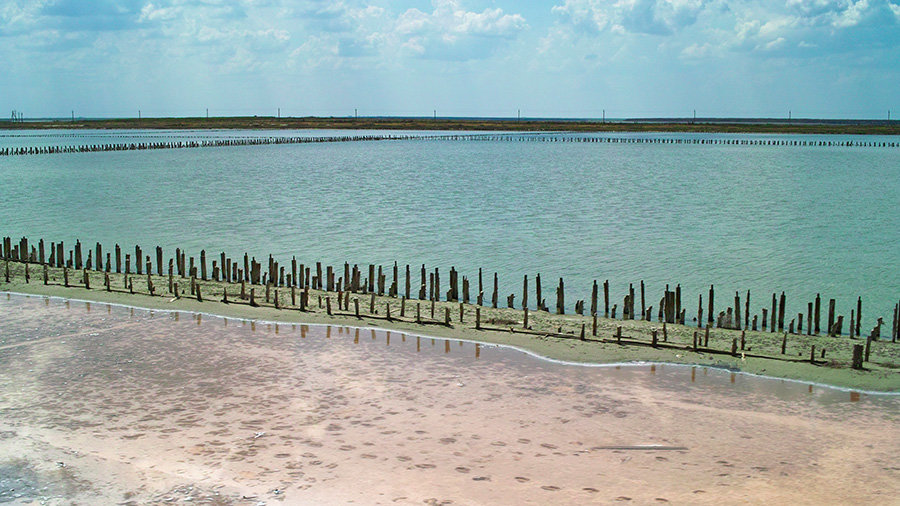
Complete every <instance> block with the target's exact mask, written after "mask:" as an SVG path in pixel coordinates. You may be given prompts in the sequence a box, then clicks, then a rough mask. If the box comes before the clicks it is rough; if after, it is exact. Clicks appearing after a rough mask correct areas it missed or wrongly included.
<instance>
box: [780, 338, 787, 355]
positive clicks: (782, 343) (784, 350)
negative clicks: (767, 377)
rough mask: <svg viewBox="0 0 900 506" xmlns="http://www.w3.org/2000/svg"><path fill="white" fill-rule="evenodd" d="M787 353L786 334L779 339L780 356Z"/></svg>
mask: <svg viewBox="0 0 900 506" xmlns="http://www.w3.org/2000/svg"><path fill="white" fill-rule="evenodd" d="M786 351H787V334H785V335H784V337H783V338H782V339H781V354H782V355H784V354H785V352H786Z"/></svg>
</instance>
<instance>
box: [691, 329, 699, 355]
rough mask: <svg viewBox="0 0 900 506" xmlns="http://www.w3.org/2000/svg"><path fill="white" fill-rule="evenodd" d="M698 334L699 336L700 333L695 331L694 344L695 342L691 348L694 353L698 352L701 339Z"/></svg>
mask: <svg viewBox="0 0 900 506" xmlns="http://www.w3.org/2000/svg"><path fill="white" fill-rule="evenodd" d="M698 334H699V332H698V331H696V330H695V331H694V342H693V345H692V346H691V347H692V348H693V350H694V351H697V341H698V340H699V339H700V337H699V336H698Z"/></svg>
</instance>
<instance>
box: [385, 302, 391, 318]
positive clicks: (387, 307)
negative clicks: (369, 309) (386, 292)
mask: <svg viewBox="0 0 900 506" xmlns="http://www.w3.org/2000/svg"><path fill="white" fill-rule="evenodd" d="M384 316H385V317H386V318H387V321H391V303H390V302H385V303H384Z"/></svg>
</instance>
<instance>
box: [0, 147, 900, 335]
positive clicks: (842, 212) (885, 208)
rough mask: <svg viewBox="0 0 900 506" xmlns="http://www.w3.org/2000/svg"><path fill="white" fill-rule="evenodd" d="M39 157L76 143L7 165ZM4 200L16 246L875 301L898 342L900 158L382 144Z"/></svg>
mask: <svg viewBox="0 0 900 506" xmlns="http://www.w3.org/2000/svg"><path fill="white" fill-rule="evenodd" d="M347 133H348V132H340V134H341V135H344V134H347ZM350 133H351V134H352V133H358V132H350ZM100 134H103V132H100ZM106 134H109V132H106ZM112 134H113V135H124V136H135V135H138V134H140V133H134V132H113V133H112ZM157 134H159V133H157ZM283 134H284V135H296V134H297V133H296V132H283ZM178 135H196V136H197V137H194V138H209V137H203V136H213V135H230V136H242V135H245V136H257V135H263V134H260V133H258V132H234V131H228V132H218V133H202V132H194V133H187V134H178ZM266 135H267V134H266ZM310 135H319V133H317V132H311V133H310ZM629 136H631V137H639V136H641V135H638V134H621V135H619V137H629ZM643 136H644V137H648V136H651V135H643ZM652 136H653V137H666V138H683V139H689V138H692V136H691V135H689V134H659V135H652ZM603 137H608V135H606V134H604V135H603ZM701 137H703V138H712V137H720V138H729V139H750V138H752V139H760V138H766V139H785V140H795V139H807V140H813V139H815V140H819V139H830V140H847V139H853V140H865V139H871V140H873V141H874V140H877V141H879V142H881V141H888V142H897V141H898V140H900V139H898V138H897V137H871V138H868V137H861V136H778V135H768V136H759V135H754V136H751V135H719V136H713V135H703V136H701ZM101 138H102V136H101ZM35 139H40V140H39V141H38V140H35ZM29 142H40V143H46V144H63V143H65V142H56V140H54V139H48V138H46V137H40V138H35V137H2V138H0V147H3V146H10V145H29V144H27V143H29ZM66 142H69V141H66ZM72 142H73V143H76V144H82V143H92V142H97V143H100V142H124V141H121V140H115V139H109V140H108V141H105V140H96V141H87V142H85V141H83V140H78V141H77V142H74V141H72ZM46 144H44V145H46ZM0 188H2V189H3V196H4V198H3V199H0V221H2V223H3V226H2V228H3V230H2V231H0V234H2V235H9V236H12V237H13V238H18V237H20V236H23V235H24V236H28V237H29V238H31V239H35V240H36V239H37V238H39V237H44V238H45V239H46V240H48V241H56V240H60V239H62V240H65V241H66V243H67V245H71V244H72V243H74V240H75V239H76V238H80V239H81V240H82V241H84V242H87V243H88V244H89V245H93V243H94V241H101V242H103V243H104V245H106V247H107V250H108V248H109V247H111V246H112V245H113V244H114V243H116V242H118V243H119V244H122V245H123V246H127V247H129V248H133V245H134V244H135V243H139V244H141V245H142V246H144V247H145V249H147V248H151V247H153V246H155V245H157V244H158V245H161V246H163V248H164V249H165V251H166V255H167V256H168V255H169V254H171V252H172V251H174V248H175V247H182V248H187V250H188V252H189V253H193V254H197V253H199V250H200V249H201V248H206V249H207V251H208V252H210V253H217V252H219V251H225V252H226V253H228V254H229V255H232V256H237V255H240V254H243V252H245V251H246V252H249V253H250V254H251V255H255V256H257V258H260V257H264V256H266V255H267V254H269V253H272V254H273V255H275V256H276V257H278V258H281V259H283V260H289V259H290V257H291V256H292V255H295V256H296V257H297V259H298V261H302V262H305V263H310V262H315V261H322V262H325V263H330V264H335V265H340V264H343V262H345V261H348V262H350V263H359V264H367V263H376V264H385V265H387V264H390V263H393V261H395V260H396V261H397V262H399V263H400V265H401V266H403V265H404V264H407V263H409V264H412V265H414V266H418V265H419V264H422V263H425V264H426V265H427V266H428V267H440V268H441V270H442V272H446V271H448V270H449V267H450V266H455V267H456V268H457V269H459V270H460V271H461V274H462V275H466V276H469V277H470V278H472V279H474V278H476V277H477V270H478V268H479V267H483V268H484V269H485V272H486V274H485V282H486V284H488V279H489V277H490V275H491V274H492V273H493V272H494V271H496V272H498V273H499V275H500V283H501V299H503V294H508V293H513V292H515V293H516V294H517V297H516V300H517V304H518V301H519V300H520V297H521V293H520V292H521V284H522V275H524V274H528V275H529V277H530V278H533V276H534V274H536V273H540V274H541V275H542V278H543V280H544V292H545V296H546V298H547V299H548V304H549V305H551V306H552V305H553V300H552V288H553V287H555V285H556V283H557V281H558V278H559V277H560V276H562V277H564V278H565V280H566V286H567V304H568V305H569V307H572V306H573V305H574V301H575V300H576V299H579V298H588V297H589V295H590V287H591V283H592V280H594V279H598V280H601V281H602V280H604V279H609V280H610V284H611V293H612V295H613V296H614V302H618V303H619V305H620V306H621V297H622V296H623V295H624V294H625V293H626V292H627V288H628V284H629V283H635V284H636V286H637V283H639V281H640V280H642V279H643V280H644V281H645V282H646V283H647V290H648V296H647V299H648V302H647V303H648V305H650V304H652V305H654V306H657V305H658V302H659V298H660V297H661V295H662V290H663V289H664V286H665V284H667V283H668V284H672V285H674V284H676V283H680V284H681V285H682V288H683V294H684V295H683V300H684V301H685V302H684V303H683V304H684V306H685V307H687V308H688V316H689V317H690V316H692V315H693V314H694V313H695V311H696V306H697V299H696V297H697V295H698V294H699V293H701V291H702V292H703V293H704V299H705V298H706V297H705V294H706V291H707V290H708V287H709V284H710V283H714V284H715V285H716V302H717V304H716V306H717V311H718V310H720V309H724V306H725V305H726V304H730V303H733V295H734V291H735V290H741V292H742V295H743V293H745V292H746V290H748V289H749V290H750V291H751V310H752V312H753V313H759V312H760V309H761V308H762V307H763V306H765V307H768V306H769V305H770V301H771V294H772V292H774V291H777V292H779V293H780V292H781V291H782V290H783V291H785V292H786V294H787V302H788V312H787V314H788V317H787V319H788V320H790V318H791V316H790V315H791V314H793V315H794V316H796V313H797V312H800V311H803V312H804V313H805V311H806V303H807V302H808V301H810V300H812V298H814V297H815V294H816V293H817V292H820V293H821V294H822V297H823V299H824V301H823V304H824V305H825V306H826V307H827V300H828V298H836V299H837V309H838V313H839V314H843V315H845V318H846V320H847V324H849V315H850V309H851V308H855V302H856V297H857V296H862V299H863V316H864V320H863V326H864V327H865V328H866V329H870V328H871V327H872V326H873V325H874V323H875V321H874V319H875V317H876V316H883V317H885V319H886V321H887V322H888V325H890V320H891V317H892V309H893V304H894V303H895V302H896V301H897V299H898V298H900V274H898V270H897V268H896V266H897V265H898V263H900V262H898V260H900V248H898V245H900V214H898V213H897V211H896V206H897V203H898V202H900V149H897V148H863V147H859V148H842V147H786V146H741V145H736V146H735V145H687V144H607V143H591V144H580V143H543V142H540V143H539V142H474V141H383V142H359V143H327V144H302V145H275V146H253V147H225V148H207V149H186V150H158V151H132V152H110V153H84V154H68V155H37V156H21V157H4V158H2V159H0ZM401 270H402V268H401ZM414 272H416V270H415V269H414ZM488 273H491V274H488ZM417 283H418V274H416V276H415V277H414V283H413V286H416V284H417ZM445 286H446V285H445ZM531 286H533V282H532V283H531ZM474 287H475V284H473V288H474ZM488 290H489V288H486V291H488ZM548 295H550V296H548ZM530 299H531V301H532V302H533V301H534V297H533V293H532V297H530ZM742 301H743V296H742ZM704 302H705V301H704ZM742 303H743V302H742ZM845 329H846V326H845Z"/></svg>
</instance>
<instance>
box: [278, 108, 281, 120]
mask: <svg viewBox="0 0 900 506" xmlns="http://www.w3.org/2000/svg"><path fill="white" fill-rule="evenodd" d="M278 119H281V107H279V108H278Z"/></svg>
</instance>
